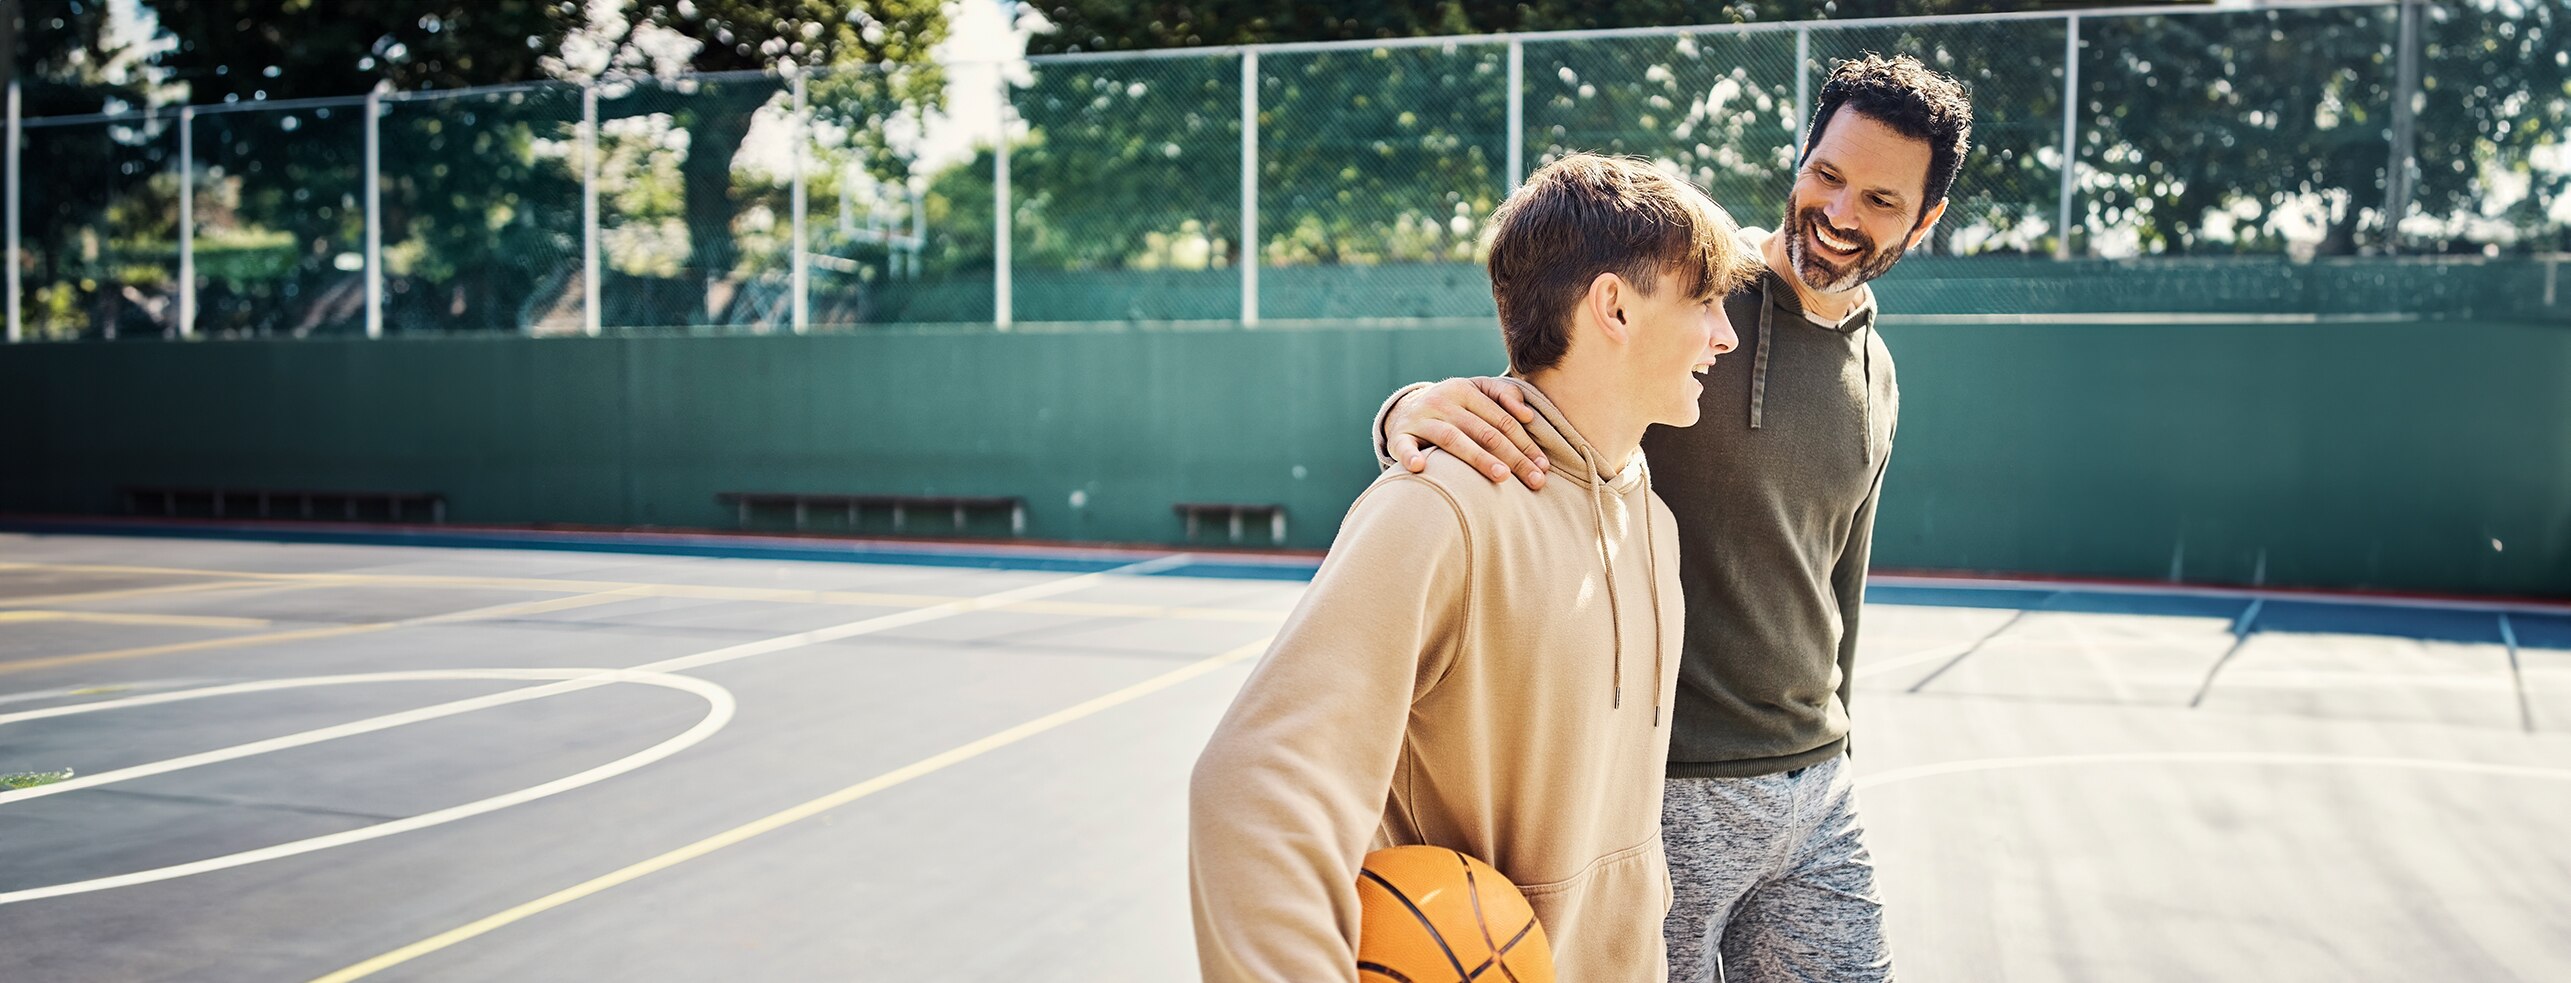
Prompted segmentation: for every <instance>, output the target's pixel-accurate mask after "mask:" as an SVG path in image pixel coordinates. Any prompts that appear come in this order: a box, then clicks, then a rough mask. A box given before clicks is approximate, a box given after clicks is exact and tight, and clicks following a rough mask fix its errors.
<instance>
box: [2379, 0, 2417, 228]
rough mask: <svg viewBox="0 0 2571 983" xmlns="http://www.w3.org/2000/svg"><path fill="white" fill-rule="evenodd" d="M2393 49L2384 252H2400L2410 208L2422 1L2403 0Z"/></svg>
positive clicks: (2385, 186) (2385, 178)
mask: <svg viewBox="0 0 2571 983" xmlns="http://www.w3.org/2000/svg"><path fill="white" fill-rule="evenodd" d="M2395 43H2396V44H2397V45H2399V46H2400V50H2398V51H2396V52H2394V58H2395V63H2396V64H2397V65H2398V66H2399V67H2398V68H2396V69H2395V70H2394V74H2393V91H2392V159H2391V160H2389V161H2386V162H2385V164H2384V253H2385V254H2386V255H2391V254H2393V253H2397V252H2400V251H2401V220H2402V219H2403V218H2404V217H2405V215H2406V214H2407V213H2408V212H2409V211H2410V194H2411V176H2412V172H2413V169H2414V168H2415V167H2416V163H2415V162H2414V160H2413V158H2414V157H2415V156H2416V154H2417V150H2418V140H2419V118H2418V114H2417V111H2416V110H2415V109H2414V107H2413V106H2412V105H2411V101H2412V100H2413V99H2414V98H2416V96H2417V94H2418V92H2419V0H2402V3H2401V36H2400V40H2398V41H2396V42H2395Z"/></svg>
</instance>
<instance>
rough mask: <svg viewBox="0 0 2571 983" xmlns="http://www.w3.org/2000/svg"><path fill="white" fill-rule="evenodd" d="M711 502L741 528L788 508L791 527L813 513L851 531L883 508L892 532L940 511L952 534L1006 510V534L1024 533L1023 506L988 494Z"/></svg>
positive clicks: (762, 495) (726, 495)
mask: <svg viewBox="0 0 2571 983" xmlns="http://www.w3.org/2000/svg"><path fill="white" fill-rule="evenodd" d="M714 500H715V501H717V502H720V503H723V504H726V505H730V506H732V508H733V510H734V513H735V514H736V515H738V516H739V517H740V524H741V527H742V528H744V529H747V528H749V526H750V512H751V511H752V510H753V509H761V508H779V509H783V508H791V509H793V510H794V515H795V528H796V529H802V528H803V527H804V523H805V521H806V520H807V519H808V518H809V517H810V516H811V514H812V513H813V512H814V511H815V510H824V511H830V512H840V513H844V514H846V515H847V517H848V525H849V526H850V527H851V528H854V527H855V526H856V525H857V520H858V519H859V518H861V517H862V516H864V515H865V513H866V510H868V509H885V510H888V511H890V512H891V513H892V515H893V531H894V532H900V531H902V526H903V524H904V523H905V522H906V521H907V520H908V518H909V514H910V513H911V512H914V511H933V512H944V513H947V514H949V515H951V516H953V517H954V520H955V531H957V532H962V531H964V521H965V518H966V517H967V516H968V515H969V514H971V513H973V512H980V511H995V510H999V509H1007V510H1008V511H1009V535H1012V536H1022V535H1025V534H1026V531H1027V503H1026V500H1025V499H1021V498H1017V497H1014V496H992V495H982V496H975V495H814V494H805V493H802V492H720V493H717V494H716V495H715V496H714Z"/></svg>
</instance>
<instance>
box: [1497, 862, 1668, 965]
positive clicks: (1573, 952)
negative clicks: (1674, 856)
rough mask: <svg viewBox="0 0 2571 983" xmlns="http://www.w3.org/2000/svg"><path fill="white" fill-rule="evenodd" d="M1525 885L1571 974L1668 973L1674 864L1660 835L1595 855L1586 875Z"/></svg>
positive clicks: (1556, 956)
mask: <svg viewBox="0 0 2571 983" xmlns="http://www.w3.org/2000/svg"><path fill="white" fill-rule="evenodd" d="M1518 890H1519V892H1521V893H1523V894H1525V895H1526V897H1527V904H1528V906H1530V907H1532V908H1534V909H1535V913H1536V917H1537V918H1539V919H1542V920H1543V922H1544V934H1545V938H1546V939H1547V941H1549V942H1551V943H1552V944H1553V953H1554V960H1555V962H1556V963H1557V964H1558V965H1560V966H1561V967H1562V971H1563V976H1562V978H1563V979H1566V980H1572V979H1579V980H1589V979H1598V980H1648V979H1657V978H1659V977H1658V976H1657V975H1656V973H1655V971H1656V970H1659V971H1665V970H1662V969H1661V967H1662V962H1661V959H1662V952H1663V949H1662V943H1661V923H1662V921H1663V920H1664V919H1666V918H1668V917H1669V906H1670V884H1669V862H1668V859H1667V856H1666V855H1665V854H1663V853H1662V850H1661V842H1660V836H1659V835H1658V834H1657V833H1655V834H1654V835H1653V836H1652V837H1651V839H1648V840H1645V841H1643V842H1641V843H1637V844H1634V845H1633V846H1629V847H1626V848H1624V849H1622V850H1618V851H1616V852H1614V853H1610V854H1607V855H1606V856H1603V857H1599V858H1598V859H1596V860H1592V861H1590V862H1589V864H1588V866H1586V867H1583V868H1582V869H1581V871H1580V873H1577V874H1574V875H1572V876H1570V877H1567V878H1564V879H1562V880H1558V881H1548V882H1546V883H1542V884H1521V885H1518ZM1575 971H1579V972H1580V975H1578V976H1574V975H1572V974H1573V973H1574V972H1575Z"/></svg>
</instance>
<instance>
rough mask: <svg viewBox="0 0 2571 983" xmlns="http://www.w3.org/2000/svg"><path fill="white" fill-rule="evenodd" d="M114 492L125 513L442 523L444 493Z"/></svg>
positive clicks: (136, 488)
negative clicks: (123, 506)
mask: <svg viewBox="0 0 2571 983" xmlns="http://www.w3.org/2000/svg"><path fill="white" fill-rule="evenodd" d="M116 491H117V493H118V494H119V495H120V496H122V497H123V499H124V502H125V511H126V513H127V514H129V515H165V516H180V515H186V516H212V517H214V518H217V519H228V518H249V519H338V520H341V521H345V522H358V521H372V522H403V521H417V520H418V519H419V518H420V517H422V516H426V517H427V519H428V521H429V522H431V523H434V524H438V525H444V524H445V523H446V496H445V495H443V494H440V493H437V492H421V491H333V490H324V489H314V488H225V487H221V486H212V487H186V486H164V485H128V486H125V487H121V488H118V489H117V490H116Z"/></svg>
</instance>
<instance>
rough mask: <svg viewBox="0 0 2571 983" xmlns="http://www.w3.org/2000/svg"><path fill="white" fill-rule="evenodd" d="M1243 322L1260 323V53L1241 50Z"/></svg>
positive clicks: (1253, 325) (1244, 323)
mask: <svg viewBox="0 0 2571 983" xmlns="http://www.w3.org/2000/svg"><path fill="white" fill-rule="evenodd" d="M1241 326H1242V327H1245V328H1255V327H1258V326H1259V53H1258V52H1257V51H1243V52H1241Z"/></svg>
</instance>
